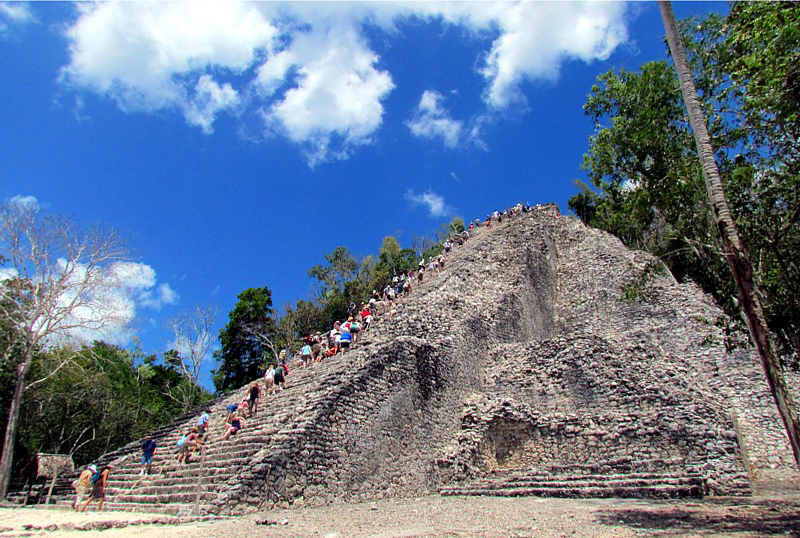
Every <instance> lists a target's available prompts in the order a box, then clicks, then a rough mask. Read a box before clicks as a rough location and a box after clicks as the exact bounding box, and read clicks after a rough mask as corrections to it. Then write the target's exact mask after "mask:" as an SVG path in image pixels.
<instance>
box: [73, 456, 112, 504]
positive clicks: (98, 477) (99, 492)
mask: <svg viewBox="0 0 800 538" xmlns="http://www.w3.org/2000/svg"><path fill="white" fill-rule="evenodd" d="M113 470H114V465H112V464H111V463H109V464H108V465H106V466H105V467H103V470H102V471H100V472H99V473H95V474H94V475H93V476H92V480H91V482H92V494H91V495H90V496H89V498H88V499H86V502H85V503H84V504H83V506H81V508H80V511H81V512H85V511H86V508H87V507H88V506H89V504H91V502H92V501H93V500H95V499H97V511H98V512H101V511H102V510H103V501H105V500H106V482H108V474H109V473H110V472H111V471H113Z"/></svg>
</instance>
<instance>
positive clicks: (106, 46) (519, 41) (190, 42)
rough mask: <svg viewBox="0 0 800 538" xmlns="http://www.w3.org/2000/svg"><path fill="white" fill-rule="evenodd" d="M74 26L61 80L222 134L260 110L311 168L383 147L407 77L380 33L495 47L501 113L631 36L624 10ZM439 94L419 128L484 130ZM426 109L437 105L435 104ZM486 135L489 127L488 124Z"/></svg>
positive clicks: (453, 140)
mask: <svg viewBox="0 0 800 538" xmlns="http://www.w3.org/2000/svg"><path fill="white" fill-rule="evenodd" d="M78 9H79V14H78V17H77V19H76V21H75V23H74V24H73V25H72V26H71V27H70V28H69V29H68V30H67V37H68V40H69V43H70V61H69V64H68V65H67V66H65V67H64V68H63V70H62V80H63V81H64V82H65V83H68V84H71V85H73V87H75V88H76V89H81V90H89V91H93V92H96V93H98V94H101V95H105V96H107V97H109V98H111V99H113V100H114V101H115V102H116V103H117V104H118V106H119V107H120V108H121V109H123V110H125V111H131V112H133V111H154V110H160V109H174V110H176V111H179V112H180V113H181V114H182V115H183V116H184V118H185V119H186V121H187V123H189V124H190V125H193V126H197V127H199V128H200V129H201V130H202V131H203V132H205V133H211V132H213V125H214V122H215V120H216V119H217V118H218V117H219V115H220V114H223V113H226V112H231V113H235V114H237V115H242V114H250V113H253V112H257V113H258V115H259V116H260V117H261V118H262V119H263V121H264V124H263V128H264V132H265V134H266V135H267V136H268V137H270V136H281V137H285V138H286V139H288V140H290V141H291V142H293V143H295V144H296V145H297V146H298V147H299V148H301V150H302V151H303V152H304V153H305V155H306V157H307V159H308V161H309V163H310V164H311V165H315V164H317V163H320V162H324V161H328V160H333V159H342V158H347V157H348V156H349V155H351V154H352V152H353V150H354V149H355V148H357V147H359V146H363V145H366V144H370V143H372V141H373V140H374V135H375V133H376V132H377V131H378V130H379V128H380V127H381V125H382V122H383V118H384V115H385V110H384V105H385V102H386V99H387V97H388V96H389V94H390V93H391V92H392V90H393V89H394V88H395V81H394V80H393V78H392V76H391V73H390V72H389V71H388V69H387V67H386V66H383V65H381V59H380V58H379V56H378V55H377V54H376V53H375V52H374V50H373V48H372V46H371V44H370V41H369V39H368V37H367V33H366V32H365V29H367V28H371V29H373V30H379V32H378V33H376V32H371V33H370V36H373V37H374V36H376V35H380V31H382V32H383V36H391V35H392V34H393V33H396V32H399V31H402V30H401V28H402V26H399V25H396V23H397V22H398V21H402V20H404V19H407V18H410V17H417V18H422V19H423V20H432V19H439V20H443V21H444V22H445V23H447V24H450V25H453V26H458V27H460V28H462V29H465V30H466V32H464V33H463V35H465V36H466V38H469V36H478V37H480V38H481V39H483V40H488V41H490V42H491V46H490V47H489V48H488V49H487V50H486V51H484V53H483V55H482V56H481V57H480V58H478V59H476V60H478V63H477V65H478V74H479V75H480V76H482V77H484V78H485V80H486V87H485V91H484V94H483V99H484V101H485V103H486V105H487V107H488V108H489V109H491V110H502V109H505V108H508V107H510V106H512V105H514V104H517V103H520V102H524V101H525V99H524V95H523V93H522V91H521V88H522V85H523V83H524V82H525V81H535V80H556V79H557V78H558V75H559V70H560V66H561V64H562V63H563V62H564V61H567V60H580V61H584V62H591V61H594V60H602V59H605V58H607V57H608V56H609V55H610V54H611V53H612V52H613V50H614V49H615V48H616V47H617V46H618V45H619V44H620V43H622V42H624V41H625V40H626V39H627V33H626V28H625V21H624V14H625V10H626V9H627V7H626V5H625V4H624V3H623V2H608V3H600V2H409V3H394V2H391V3H390V2H374V3H369V2H368V3H340V2H323V3H313V4H311V3H303V2H297V3H280V4H278V3H271V2H265V3H248V2H240V1H230V2H210V3H205V2H204V3H198V2H107V3H91V4H79V7H78ZM437 96H438V94H436V93H435V92H431V93H430V94H428V96H427V98H426V97H425V96H423V100H425V99H427V103H423V102H421V103H420V109H419V110H418V113H417V116H415V118H414V119H413V120H412V122H411V123H410V124H409V128H411V129H412V132H414V134H415V135H416V136H423V137H428V138H441V139H442V141H443V143H444V144H445V145H447V146H448V147H454V146H455V145H456V144H457V143H458V141H459V140H465V139H473V140H475V141H476V142H477V143H478V144H479V145H480V137H479V132H478V131H476V127H475V126H473V127H471V128H469V129H467V128H466V127H464V125H463V124H462V123H461V122H458V121H456V120H453V119H451V118H450V117H449V115H448V114H447V112H446V111H445V110H444V109H443V106H442V98H441V96H438V97H437ZM425 106H427V108H424V107H425ZM477 128H478V130H479V127H477Z"/></svg>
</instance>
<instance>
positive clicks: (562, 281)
mask: <svg viewBox="0 0 800 538" xmlns="http://www.w3.org/2000/svg"><path fill="white" fill-rule="evenodd" d="M725 323H726V319H725V316H724V315H723V313H722V312H721V311H720V310H719V309H718V308H717V307H716V306H715V305H714V304H713V302H712V301H711V300H710V299H709V298H708V297H706V296H705V295H704V294H703V293H702V292H701V291H700V290H699V289H698V288H697V287H696V286H694V285H692V284H679V283H677V282H675V281H674V279H673V278H672V277H671V275H669V273H668V272H667V271H665V270H664V269H663V268H662V267H660V266H659V264H658V262H657V261H656V260H654V259H653V258H651V257H649V256H647V255H645V254H642V253H637V252H632V251H630V250H628V249H626V248H625V247H624V246H623V245H622V244H621V243H620V242H619V241H618V240H617V239H615V238H614V237H612V236H610V235H608V234H605V233H603V232H599V231H597V230H593V229H589V228H587V227H585V226H584V225H583V224H582V223H580V222H579V221H576V220H575V219H572V218H568V217H562V216H560V215H559V214H558V210H557V209H556V208H555V207H554V206H548V207H547V209H546V210H543V211H537V212H533V213H525V214H521V215H519V216H517V217H515V218H514V219H512V220H511V221H504V222H503V224H501V225H494V226H492V227H491V228H489V229H486V228H481V229H479V230H478V233H476V234H475V236H474V237H473V238H472V239H470V241H469V242H468V243H467V244H465V245H464V246H463V247H461V248H459V249H457V250H456V251H455V252H454V253H452V255H451V256H450V258H449V261H448V263H447V267H446V269H445V271H444V272H443V273H442V274H441V275H439V276H436V277H433V278H430V277H426V281H425V282H424V283H423V284H422V285H421V286H418V287H417V288H415V290H414V292H413V293H412V295H411V296H410V297H409V298H408V299H407V300H406V301H405V302H403V303H402V304H401V305H400V306H399V308H398V312H397V314H396V315H395V316H394V317H393V318H392V319H387V318H385V317H384V318H382V319H381V320H379V322H378V323H377V324H376V327H375V328H374V329H373V330H372V331H370V333H368V334H367V335H365V337H364V338H362V340H361V341H360V342H359V345H358V346H357V347H356V348H355V349H354V350H352V351H350V352H348V354H346V355H344V356H339V357H337V358H335V359H332V360H330V361H327V362H324V363H322V364H320V365H317V366H316V367H314V368H312V369H308V370H304V371H298V370H294V371H293V372H292V373H291V374H290V376H289V379H288V389H287V390H286V391H285V392H283V393H281V394H280V395H278V396H275V397H270V398H268V399H267V402H265V405H263V408H262V411H261V413H260V414H259V416H258V417H256V419H254V420H252V421H249V422H248V423H247V425H246V428H245V430H243V431H242V432H241V434H240V435H239V436H237V438H234V439H230V440H226V441H224V442H220V441H215V440H214V439H213V438H212V441H211V443H210V444H209V452H208V455H207V459H206V461H205V463H203V464H202V465H201V464H200V463H198V462H195V463H192V464H190V465H188V466H185V467H178V466H177V465H175V464H174V463H172V462H171V459H172V457H173V456H172V454H168V453H165V451H161V452H160V453H159V454H158V455H157V458H156V465H157V467H158V468H159V469H160V470H161V474H158V475H156V476H154V477H150V478H146V479H139V478H138V477H137V476H136V475H135V471H136V469H137V467H136V465H135V462H134V461H133V458H131V459H129V460H127V462H126V463H124V464H123V466H122V467H123V468H122V469H121V471H120V472H118V473H116V475H115V477H114V481H112V484H111V486H112V492H111V500H112V501H113V502H116V503H117V506H119V507H124V508H128V509H136V508H137V507H147V509H153V508H154V507H156V508H161V509H164V510H170V511H176V510H178V509H180V510H190V509H192V503H193V502H195V501H196V500H199V501H198V502H199V503H200V505H201V507H202V508H201V509H202V511H205V512H212V513H238V512H243V511H247V510H251V509H256V508H258V507H263V506H272V505H285V504H295V505H300V504H325V503H334V502H344V501H350V500H368V499H377V498H385V497H393V496H409V495H419V494H422V493H427V492H432V491H434V492H435V491H441V492H442V493H444V494H486V493H488V494H496V495H531V494H535V495H562V496H575V497H578V496H610V495H613V496H638V497H644V496H648V497H675V496H699V495H706V494H747V493H749V492H750V491H752V490H753V489H759V488H774V487H792V486H796V485H797V484H798V483H800V477H799V476H798V473H797V472H796V471H795V470H794V467H793V464H792V457H791V452H790V450H789V447H788V441H787V440H786V436H785V434H784V433H783V431H782V426H781V424H780V420H779V418H778V416H777V413H776V412H775V411H774V406H773V405H772V403H771V400H770V396H769V394H768V393H767V389H766V382H765V381H764V380H763V375H762V374H761V373H760V370H759V368H760V367H759V365H758V364H757V362H756V358H755V357H754V356H753V353H752V352H751V351H749V350H747V349H744V350H739V351H736V352H730V353H729V352H728V351H726V346H725V335H724V331H723V330H722V328H721V327H723V326H724V325H725ZM792 381H796V380H794V379H793V380H792ZM793 384H794V386H795V387H796V386H797V383H793ZM240 392H241V393H237V394H234V395H232V396H230V397H229V398H227V399H224V400H221V401H219V402H217V403H216V404H215V406H214V409H215V411H216V413H214V414H213V415H214V416H215V417H216V419H217V423H219V422H221V421H220V418H221V417H222V416H223V412H222V410H223V409H224V407H225V406H226V405H227V404H228V403H231V402H233V401H236V400H237V399H241V398H242V396H243V393H244V389H243V390H242V391H240ZM188 424H189V422H188V421H185V420H184V421H183V422H182V423H181V424H180V425H176V426H180V427H181V428H183V429H185V426H186V425H188ZM216 428H217V429H216V430H215V429H214V428H212V434H213V435H214V436H216V437H219V434H220V431H221V430H219V428H220V426H219V425H217V426H216ZM176 438H177V430H175V429H172V430H167V431H165V432H163V433H162V434H160V437H159V442H160V444H161V446H163V447H171V446H172V445H174V442H175V439H176ZM132 451H135V446H134V445H131V446H129V447H125V448H124V449H123V450H121V451H120V452H118V453H116V454H114V455H113V456H114V457H119V456H120V455H122V454H124V453H129V452H132ZM198 484H199V485H200V486H199V488H198Z"/></svg>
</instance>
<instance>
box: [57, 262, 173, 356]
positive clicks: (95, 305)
mask: <svg viewBox="0 0 800 538" xmlns="http://www.w3.org/2000/svg"><path fill="white" fill-rule="evenodd" d="M59 264H60V266H61V268H62V269H63V270H69V271H70V272H71V275H72V276H71V280H72V281H73V282H74V286H70V285H69V283H67V286H65V291H64V293H63V294H62V295H61V296H60V297H59V303H60V304H61V305H62V306H63V307H65V308H66V307H67V305H69V304H70V303H71V302H72V301H74V300H75V299H76V294H77V293H80V294H81V295H80V299H79V300H78V306H77V307H75V308H73V309H71V311H70V314H69V315H68V316H67V317H65V318H64V319H62V320H61V327H63V328H64V330H59V331H58V336H57V337H56V338H54V340H53V341H54V343H60V342H64V341H65V340H66V339H67V338H68V337H69V338H71V339H77V340H79V341H84V342H91V341H93V340H104V341H108V342H111V343H116V344H125V343H127V342H128V341H129V340H130V339H131V337H132V336H133V334H134V329H133V328H132V324H133V322H134V321H135V320H136V319H137V317H138V316H139V313H140V311H141V309H142V308H150V309H156V310H160V309H161V308H162V307H163V306H164V305H165V304H176V303H177V302H178V294H177V293H175V291H174V290H172V288H171V287H170V286H169V284H166V283H162V284H157V278H156V272H155V270H154V269H153V268H152V267H151V266H150V265H147V264H144V263H135V262H122V263H116V264H113V265H112V266H110V267H108V268H107V269H106V270H105V271H102V272H98V273H96V274H95V276H93V277H92V285H91V286H89V287H88V288H86V287H85V286H82V285H81V283H82V282H84V281H85V280H86V268H85V266H81V265H77V266H69V264H68V263H67V261H66V260H63V259H62V260H59Z"/></svg>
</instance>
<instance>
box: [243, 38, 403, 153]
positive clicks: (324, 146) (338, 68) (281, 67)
mask: <svg viewBox="0 0 800 538" xmlns="http://www.w3.org/2000/svg"><path fill="white" fill-rule="evenodd" d="M377 61H378V57H377V55H375V53H373V52H372V51H371V50H369V48H368V46H367V45H366V43H365V42H364V41H363V39H362V38H361V37H360V36H359V35H358V34H357V32H356V30H355V29H354V28H352V27H348V26H344V25H340V26H332V27H328V28H323V29H321V30H315V31H310V32H306V33H302V34H300V35H298V36H297V38H296V39H295V40H294V42H293V43H292V44H291V45H290V47H289V48H288V49H286V50H285V51H283V52H282V53H281V54H279V55H277V56H275V57H273V58H271V59H270V60H268V61H267V62H266V63H265V64H264V65H263V66H262V68H261V69H260V70H259V79H258V80H259V83H260V84H261V85H262V86H263V88H264V90H265V91H266V92H268V93H271V92H274V89H275V87H276V84H278V82H279V81H280V80H282V79H283V78H284V77H286V76H287V73H290V72H292V68H294V72H295V74H294V77H293V80H294V82H295V84H296V85H295V86H294V87H292V88H290V89H288V90H287V91H286V92H285V93H284V94H283V96H282V98H281V99H280V100H278V101H277V102H275V103H274V104H272V106H271V107H269V109H268V110H265V112H264V114H265V117H266V118H267V121H268V122H269V123H270V124H271V125H272V126H273V127H274V128H276V129H277V130H278V131H280V132H282V133H283V134H285V135H286V137H287V138H289V140H291V141H293V142H296V143H299V144H301V146H302V147H303V148H304V150H305V152H306V155H307V157H308V159H309V162H310V163H311V164H312V165H314V164H317V163H319V162H322V161H325V160H328V159H330V158H331V157H339V158H344V157H347V156H348V155H349V151H350V150H351V149H352V148H353V147H356V146H359V145H363V144H367V143H369V142H370V136H371V135H372V134H373V133H374V132H375V131H376V130H377V129H378V127H380V125H381V122H382V118H383V105H382V103H381V101H382V100H383V99H385V98H386V97H387V96H388V94H389V92H390V91H391V90H392V89H393V88H394V83H393V82H392V78H391V76H390V75H389V73H388V72H386V71H379V70H378V69H376V68H375V66H374V65H375V64H376V63H377Z"/></svg>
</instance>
